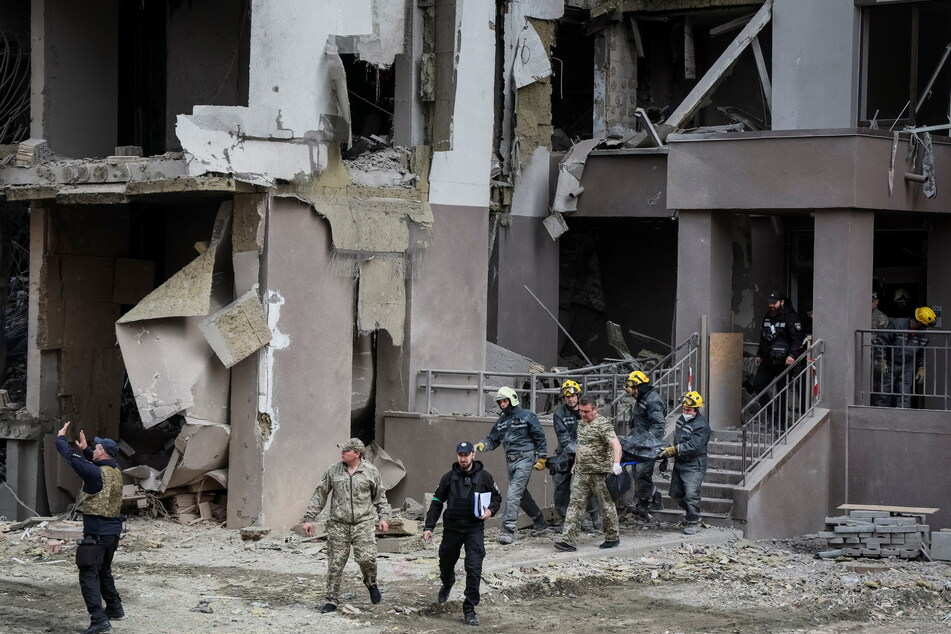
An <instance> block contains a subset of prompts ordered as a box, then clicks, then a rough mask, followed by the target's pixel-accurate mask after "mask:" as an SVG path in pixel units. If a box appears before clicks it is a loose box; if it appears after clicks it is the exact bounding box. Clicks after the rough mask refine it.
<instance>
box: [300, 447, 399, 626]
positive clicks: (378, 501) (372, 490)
mask: <svg viewBox="0 0 951 634" xmlns="http://www.w3.org/2000/svg"><path fill="white" fill-rule="evenodd" d="M363 450H364V445H363V442H362V441H361V440H360V439H359V438H351V439H350V440H348V441H347V442H345V443H344V444H342V445H340V462H338V463H336V464H334V465H332V466H331V467H330V468H329V469H327V471H325V472H324V476H323V478H322V479H321V480H320V484H318V485H317V488H316V489H315V490H314V495H313V497H311V500H310V504H309V505H308V506H307V511H306V512H305V513H304V524H303V526H302V528H303V529H304V534H305V535H313V534H314V523H313V522H314V520H316V519H317V516H318V515H320V512H321V511H323V510H324V507H325V506H326V505H327V501H328V499H329V501H330V518H329V519H328V520H327V603H326V604H325V605H324V607H323V608H321V610H320V612H321V614H326V613H328V612H333V611H334V610H336V609H337V604H338V603H340V580H341V577H342V576H343V569H344V567H345V566H346V565H347V560H348V559H349V558H350V547H351V546H352V547H353V557H354V559H356V560H357V564H359V565H360V572H362V573H363V585H365V586H366V587H367V590H369V592H370V601H371V602H372V603H374V604H376V603H379V602H380V600H381V599H382V595H381V594H380V589H379V588H378V587H377V585H376V554H377V551H376V535H375V532H374V528H379V529H380V532H381V533H385V532H386V531H387V529H389V524H388V522H387V520H388V519H389V516H390V506H389V504H388V503H387V501H386V493H385V492H384V490H383V481H382V480H381V479H380V472H379V471H378V470H377V468H376V467H374V466H373V465H372V464H370V463H369V462H366V461H365V460H363Z"/></svg>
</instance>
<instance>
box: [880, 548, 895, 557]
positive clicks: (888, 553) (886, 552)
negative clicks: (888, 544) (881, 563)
mask: <svg viewBox="0 0 951 634" xmlns="http://www.w3.org/2000/svg"><path fill="white" fill-rule="evenodd" d="M881 553H882V554H881V556H882V557H897V556H898V553H899V550H898V549H897V548H882V550H881Z"/></svg>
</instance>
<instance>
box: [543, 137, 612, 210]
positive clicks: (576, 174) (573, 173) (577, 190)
mask: <svg viewBox="0 0 951 634" xmlns="http://www.w3.org/2000/svg"><path fill="white" fill-rule="evenodd" d="M603 140H604V139H586V140H584V141H581V142H579V143H575V144H574V145H573V146H571V149H570V150H568V152H567V153H566V154H565V156H564V157H563V158H562V159H561V162H560V163H558V183H557V185H556V186H555V199H554V201H553V202H552V206H551V208H552V211H560V212H571V211H577V210H578V197H579V196H580V195H581V194H582V193H583V192H584V187H582V186H581V177H582V175H583V174H584V166H585V162H586V161H587V160H588V154H590V153H591V151H592V150H594V148H596V147H597V146H598V145H600V144H601V142H602V141H603Z"/></svg>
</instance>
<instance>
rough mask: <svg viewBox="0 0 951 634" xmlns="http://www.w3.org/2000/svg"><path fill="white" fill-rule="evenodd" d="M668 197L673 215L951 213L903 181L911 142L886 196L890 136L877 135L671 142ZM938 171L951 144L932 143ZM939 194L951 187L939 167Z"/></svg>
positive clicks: (770, 135)
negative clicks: (831, 210) (847, 211)
mask: <svg viewBox="0 0 951 634" xmlns="http://www.w3.org/2000/svg"><path fill="white" fill-rule="evenodd" d="M668 141H669V142H670V154H669V155H668V161H667V170H668V176H667V179H668V182H670V183H676V184H677V187H673V188H670V190H669V191H668V194H667V204H668V206H669V207H671V208H673V209H681V210H683V209H747V210H760V209H821V208H845V207H856V208H860V209H889V210H898V211H930V212H939V213H941V212H943V213H947V212H948V206H947V201H945V200H942V198H941V196H940V195H939V196H937V197H935V198H932V199H930V200H929V199H927V198H925V196H924V195H923V194H922V191H921V189H922V188H921V184H920V183H911V182H906V181H905V180H904V177H903V174H904V173H905V172H906V171H907V172H911V171H920V170H915V169H913V168H912V167H911V166H910V165H908V164H907V162H906V160H905V157H906V154H907V148H908V141H907V135H905V136H904V137H903V139H902V140H901V141H900V142H899V145H898V152H897V160H896V164H895V172H896V173H895V181H894V192H893V193H892V194H889V193H888V179H887V176H888V165H889V160H890V157H891V148H892V136H891V135H890V134H888V132H887V131H878V130H823V131H820V132H812V133H805V132H804V133H801V134H800V133H797V134H791V133H784V132H775V131H772V132H738V133H734V134H731V135H729V136H727V135H719V136H710V135H676V136H675V135H671V137H670V138H669V139H668ZM934 152H935V165H948V164H949V163H951V143H949V141H948V140H947V139H946V138H945V137H934ZM936 179H937V186H938V190H939V191H940V190H941V189H942V187H948V186H951V182H949V181H948V173H947V172H946V171H943V170H942V169H941V168H940V167H939V168H938V170H937V172H936Z"/></svg>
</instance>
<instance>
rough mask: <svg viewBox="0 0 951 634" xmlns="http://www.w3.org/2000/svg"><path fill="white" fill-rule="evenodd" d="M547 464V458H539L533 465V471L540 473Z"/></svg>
mask: <svg viewBox="0 0 951 634" xmlns="http://www.w3.org/2000/svg"><path fill="white" fill-rule="evenodd" d="M547 462H548V458H539V459H538V461H537V462H536V463H535V467H534V469H535V471H541V470H542V469H544V468H545V464H546V463H547Z"/></svg>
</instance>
